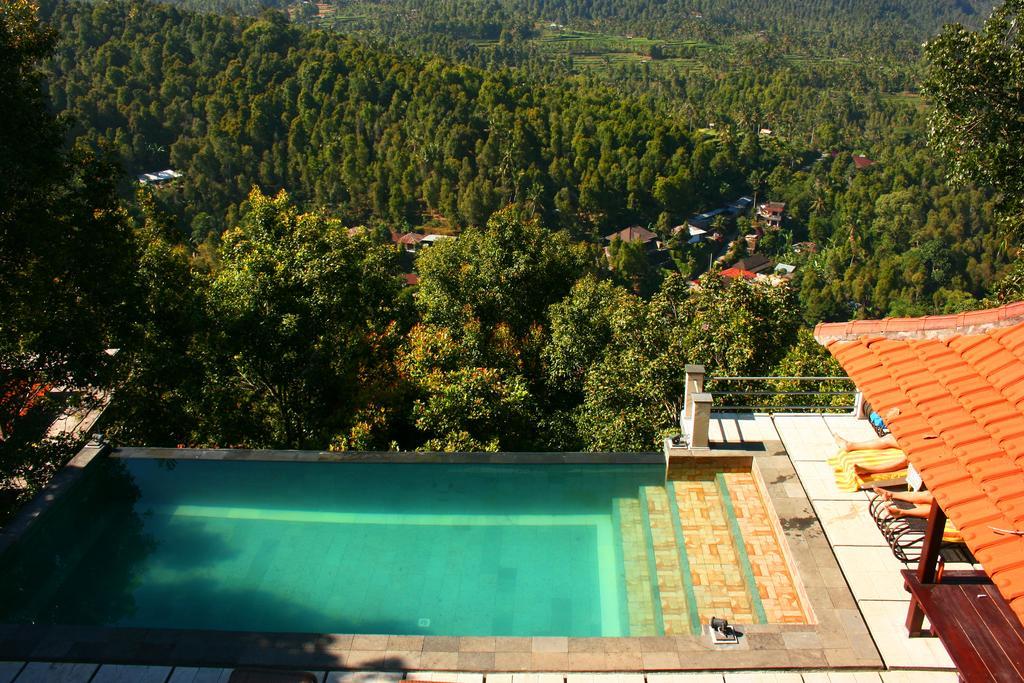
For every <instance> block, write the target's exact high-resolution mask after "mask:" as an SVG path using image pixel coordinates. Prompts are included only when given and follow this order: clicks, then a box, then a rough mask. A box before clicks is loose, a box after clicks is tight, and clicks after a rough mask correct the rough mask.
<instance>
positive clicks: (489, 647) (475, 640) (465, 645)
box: [459, 636, 495, 652]
mask: <svg viewBox="0 0 1024 683" xmlns="http://www.w3.org/2000/svg"><path fill="white" fill-rule="evenodd" d="M494 645H495V639H494V638H481V637H476V636H472V637H463V638H459V652H494Z"/></svg>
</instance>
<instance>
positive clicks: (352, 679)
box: [324, 671, 404, 683]
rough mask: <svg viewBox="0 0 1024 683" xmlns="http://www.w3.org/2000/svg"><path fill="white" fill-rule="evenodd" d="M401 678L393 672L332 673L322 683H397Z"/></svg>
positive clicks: (400, 675)
mask: <svg viewBox="0 0 1024 683" xmlns="http://www.w3.org/2000/svg"><path fill="white" fill-rule="evenodd" d="M403 678H404V675H403V674H401V673H396V672H393V671H332V672H330V673H329V674H327V680H326V681H325V682H324V683H398V681H401V680H402V679H403Z"/></svg>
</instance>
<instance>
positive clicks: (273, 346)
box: [208, 190, 398, 447]
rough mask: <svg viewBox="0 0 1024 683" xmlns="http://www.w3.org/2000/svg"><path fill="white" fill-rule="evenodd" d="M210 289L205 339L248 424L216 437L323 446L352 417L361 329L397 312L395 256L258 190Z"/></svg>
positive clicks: (362, 350)
mask: <svg viewBox="0 0 1024 683" xmlns="http://www.w3.org/2000/svg"><path fill="white" fill-rule="evenodd" d="M248 204H249V209H248V213H247V214H246V216H245V218H244V220H243V222H242V224H241V226H240V227H239V228H238V229H236V230H233V231H230V232H228V233H226V234H225V236H224V245H223V247H222V250H221V259H222V262H221V267H220V269H219V270H218V271H217V273H216V275H215V277H214V279H213V281H212V283H211V285H210V289H209V295H208V296H209V304H208V305H209V307H210V315H211V319H212V322H213V326H214V328H213V330H212V343H211V347H212V350H213V352H214V353H216V354H217V361H218V366H219V367H218V370H219V371H220V373H223V379H222V380H221V381H220V382H218V383H217V386H216V388H217V390H218V391H224V392H227V393H228V394H229V395H230V396H231V397H232V400H234V401H235V402H236V403H237V405H238V407H239V408H240V409H241V411H244V416H243V415H239V418H240V419H242V418H243V417H244V422H243V425H244V428H243V429H241V430H239V431H238V432H236V433H230V432H226V433H225V434H224V438H225V439H228V440H231V441H235V440H242V439H244V440H249V439H262V440H266V441H270V442H272V443H280V444H287V445H289V446H292V447H299V446H303V445H311V444H323V443H324V442H325V441H327V439H328V437H329V435H330V434H331V433H332V432H335V431H337V430H338V429H340V428H341V427H343V426H344V425H345V423H346V422H347V421H348V419H349V416H350V414H351V412H352V411H353V408H354V407H355V405H356V401H357V397H358V391H357V390H358V386H359V383H358V382H357V377H358V374H359V370H360V365H361V363H362V362H363V360H364V359H365V358H366V357H367V356H368V353H369V349H368V348H367V346H368V342H367V335H368V334H369V333H370V332H371V331H373V330H381V329H384V328H385V327H386V326H387V325H388V324H389V322H390V320H391V319H392V318H393V316H394V300H395V298H396V296H397V293H398V281H397V278H396V277H395V276H394V275H395V273H396V264H395V260H394V254H393V252H392V251H391V250H390V249H385V248H382V247H378V246H375V245H371V244H368V243H366V242H365V241H364V240H361V239H358V238H355V239H354V238H350V237H349V236H348V234H347V231H346V230H345V229H344V227H343V226H341V225H340V224H339V223H338V222H337V221H332V220H330V219H326V218H324V217H323V216H322V215H321V214H318V213H307V214H301V215H300V214H299V213H298V212H297V211H296V210H295V208H294V206H293V205H292V204H291V203H290V201H289V199H288V196H287V195H286V194H285V193H284V192H283V191H282V192H280V193H279V194H278V195H277V196H276V197H274V198H271V197H268V196H265V195H263V194H262V193H260V192H259V191H258V190H254V191H253V192H252V193H251V194H250V195H249V200H248Z"/></svg>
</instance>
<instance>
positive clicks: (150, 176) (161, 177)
mask: <svg viewBox="0 0 1024 683" xmlns="http://www.w3.org/2000/svg"><path fill="white" fill-rule="evenodd" d="M180 177H181V173H179V172H178V171H174V170H172V169H169V168H168V169H164V170H163V171H154V172H153V173H143V174H141V175H139V176H137V179H138V181H139V185H157V186H159V185H165V184H167V183H169V182H171V181H172V180H177V179H178V178H180Z"/></svg>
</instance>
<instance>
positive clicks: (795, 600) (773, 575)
mask: <svg viewBox="0 0 1024 683" xmlns="http://www.w3.org/2000/svg"><path fill="white" fill-rule="evenodd" d="M719 476H720V477H721V478H722V479H723V480H724V483H725V486H726V489H727V490H728V492H729V495H730V498H731V502H732V507H733V511H734V517H735V519H736V524H737V526H738V527H739V529H740V534H741V536H742V538H743V546H744V549H745V551H746V555H747V557H748V558H749V561H750V565H751V568H752V573H753V581H754V583H755V584H756V586H757V593H758V596H759V598H760V601H761V604H762V606H763V609H764V612H765V614H766V619H767V621H768V622H769V623H783V624H805V623H807V621H808V615H807V614H806V613H805V612H804V608H803V604H804V603H803V600H801V598H800V592H799V590H798V589H797V586H796V582H795V581H794V579H793V574H792V572H791V570H790V565H789V562H788V561H787V559H786V556H785V555H784V554H783V551H782V549H781V548H782V545H781V543H784V542H785V540H784V539H782V538H779V534H780V533H781V527H779V526H778V522H777V521H776V520H775V518H774V517H773V513H772V512H770V510H771V509H770V508H769V507H768V506H767V505H766V503H765V501H764V498H763V497H762V494H761V489H760V487H759V486H758V485H757V482H756V481H755V480H754V475H753V474H751V473H750V472H726V473H724V474H721V475H719Z"/></svg>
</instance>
